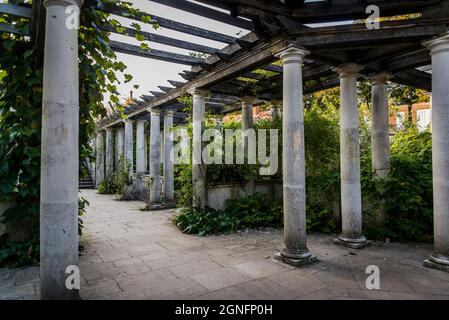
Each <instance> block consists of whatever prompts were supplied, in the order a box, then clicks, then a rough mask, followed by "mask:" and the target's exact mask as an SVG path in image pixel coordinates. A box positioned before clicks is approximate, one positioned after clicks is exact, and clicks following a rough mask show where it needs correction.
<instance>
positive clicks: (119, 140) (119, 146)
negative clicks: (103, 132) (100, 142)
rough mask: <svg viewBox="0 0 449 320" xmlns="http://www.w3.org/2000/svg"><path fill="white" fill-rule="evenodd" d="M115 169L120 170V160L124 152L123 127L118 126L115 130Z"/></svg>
mask: <svg viewBox="0 0 449 320" xmlns="http://www.w3.org/2000/svg"><path fill="white" fill-rule="evenodd" d="M115 138H116V142H115V155H116V158H115V170H116V172H120V160H121V158H122V156H123V153H124V142H125V128H123V127H120V128H117V129H116V132H115Z"/></svg>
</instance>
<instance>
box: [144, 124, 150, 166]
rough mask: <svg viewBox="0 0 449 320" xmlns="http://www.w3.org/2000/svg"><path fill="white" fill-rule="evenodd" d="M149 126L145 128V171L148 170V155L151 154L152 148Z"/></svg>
mask: <svg viewBox="0 0 449 320" xmlns="http://www.w3.org/2000/svg"><path fill="white" fill-rule="evenodd" d="M147 128H148V126H147ZM147 128H145V130H144V144H145V147H144V153H145V173H147V172H148V163H149V161H148V157H149V156H150V154H149V151H150V148H149V140H150V139H149V137H150V135H149V134H148V132H147Z"/></svg>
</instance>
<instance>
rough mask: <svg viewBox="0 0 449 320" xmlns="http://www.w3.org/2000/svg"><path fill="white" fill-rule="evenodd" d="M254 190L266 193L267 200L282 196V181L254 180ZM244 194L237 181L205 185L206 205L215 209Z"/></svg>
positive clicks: (223, 206) (219, 208)
mask: <svg viewBox="0 0 449 320" xmlns="http://www.w3.org/2000/svg"><path fill="white" fill-rule="evenodd" d="M255 192H256V193H261V194H264V195H266V196H267V199H268V200H272V199H275V198H282V182H281V181H272V180H269V181H264V180H261V181H256V182H255ZM245 196H246V194H245V191H244V189H243V185H241V184H239V183H226V184H216V185H208V186H207V205H208V206H209V207H211V208H213V209H215V210H223V209H224V208H225V204H226V200H228V199H241V198H244V197H245Z"/></svg>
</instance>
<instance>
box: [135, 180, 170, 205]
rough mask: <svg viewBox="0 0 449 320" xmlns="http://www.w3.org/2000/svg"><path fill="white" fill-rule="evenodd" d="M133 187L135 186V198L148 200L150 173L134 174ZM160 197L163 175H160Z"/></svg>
mask: <svg viewBox="0 0 449 320" xmlns="http://www.w3.org/2000/svg"><path fill="white" fill-rule="evenodd" d="M133 179H134V181H135V183H134V187H135V194H136V197H137V199H139V200H141V201H145V202H148V201H149V195H150V190H149V189H148V188H149V185H150V175H148V174H135V175H134V178H133ZM160 179H161V199H162V198H163V196H164V177H161V178H160Z"/></svg>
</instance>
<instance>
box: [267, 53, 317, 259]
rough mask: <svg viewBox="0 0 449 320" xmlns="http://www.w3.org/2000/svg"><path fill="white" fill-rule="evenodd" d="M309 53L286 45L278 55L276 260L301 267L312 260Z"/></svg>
mask: <svg viewBox="0 0 449 320" xmlns="http://www.w3.org/2000/svg"><path fill="white" fill-rule="evenodd" d="M308 53H309V52H308V51H307V50H305V49H301V48H298V47H296V46H289V47H287V48H286V49H285V50H284V51H282V52H281V53H280V54H279V58H280V59H281V60H282V63H283V68H284V73H283V77H284V80H283V96H284V117H283V152H284V156H283V162H284V164H283V177H284V178H283V190H284V245H283V248H282V250H281V252H280V253H278V254H276V255H275V259H278V260H280V261H283V262H285V263H288V264H291V265H294V266H301V265H304V264H309V263H313V262H314V261H316V258H315V257H313V256H312V255H311V253H310V251H309V250H308V249H307V228H306V181H305V150H304V101H303V87H302V84H303V79H302V64H303V59H304V57H305V56H306V55H307V54H308Z"/></svg>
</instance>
